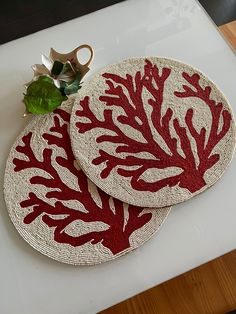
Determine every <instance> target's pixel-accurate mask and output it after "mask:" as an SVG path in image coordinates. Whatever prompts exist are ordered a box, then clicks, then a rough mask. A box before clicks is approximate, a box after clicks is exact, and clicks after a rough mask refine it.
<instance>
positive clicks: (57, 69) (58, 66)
mask: <svg viewBox="0 0 236 314" xmlns="http://www.w3.org/2000/svg"><path fill="white" fill-rule="evenodd" d="M63 67H64V64H63V63H62V62H60V61H57V60H56V61H54V63H53V66H52V70H51V75H52V76H58V75H59V74H60V73H61V71H62V69H63Z"/></svg>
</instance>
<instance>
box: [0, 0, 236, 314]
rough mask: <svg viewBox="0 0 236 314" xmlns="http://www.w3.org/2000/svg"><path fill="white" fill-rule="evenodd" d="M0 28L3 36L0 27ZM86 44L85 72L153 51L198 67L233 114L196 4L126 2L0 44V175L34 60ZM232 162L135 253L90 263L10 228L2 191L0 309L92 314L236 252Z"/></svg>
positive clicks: (227, 58)
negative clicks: (68, 261)
mask: <svg viewBox="0 0 236 314" xmlns="http://www.w3.org/2000/svg"><path fill="white" fill-rule="evenodd" d="M1 31H6V32H7V29H5V30H1ZM82 43H89V44H91V45H92V46H93V47H94V49H95V60H94V63H93V65H92V69H91V73H90V75H91V74H92V73H93V72H94V71H96V70H97V69H99V68H100V67H103V66H104V65H106V64H109V63H111V62H116V61H119V60H121V59H123V58H126V57H130V56H144V55H145V56H149V55H160V56H166V57H171V58H175V59H179V60H182V61H184V62H186V63H189V64H192V65H193V66H195V67H197V68H199V69H201V70H202V71H203V72H205V73H206V74H207V75H208V76H209V77H210V78H212V80H213V81H215V82H216V83H217V84H218V86H219V87H220V88H221V90H222V91H223V92H224V93H225V95H226V96H227V98H228V99H229V101H230V102H231V105H232V107H233V109H234V111H235V109H236V104H235V100H236V60H235V55H234V54H233V52H232V51H231V50H230V48H229V47H228V46H227V44H226V43H225V41H224V40H223V38H222V37H221V36H220V34H219V33H218V31H217V29H216V28H215V27H214V25H213V23H212V22H211V21H210V20H209V18H208V17H207V15H206V14H205V12H204V11H203V10H202V9H201V8H200V6H199V5H198V3H197V2H195V1H194V0H186V1H182V0H175V1H171V0H170V1H167V0H130V1H129V0H128V1H126V2H124V3H120V4H117V5H114V6H111V7H108V8H106V9H103V10H100V11H97V12H95V13H92V14H89V15H86V16H83V17H80V18H77V19H75V20H72V21H69V22H66V23H63V24H60V25H58V26H55V27H51V28H49V29H46V30H43V31H40V32H38V33H35V34H33V35H30V36H27V37H24V38H21V39H18V40H15V41H12V42H10V43H7V44H5V45H2V46H0V73H1V86H0V143H1V146H0V147H1V151H0V152H1V153H0V171H1V185H2V183H3V174H4V166H5V161H6V158H7V155H8V152H9V149H10V147H11V144H12V143H13V141H14V139H15V137H16V136H17V135H18V133H19V131H20V130H21V129H22V128H23V127H24V125H25V124H26V123H27V120H25V119H22V118H21V115H22V113H23V106H22V104H21V98H22V92H23V87H22V85H23V84H24V83H25V82H27V81H29V80H30V78H31V76H32V72H31V69H30V66H31V65H32V64H34V63H40V54H41V53H45V54H47V53H48V52H49V48H50V47H54V48H55V49H56V50H58V51H61V52H67V51H70V50H72V49H73V48H74V47H76V46H77V45H79V44H82ZM235 187H236V158H234V160H233V162H232V163H231V165H230V167H229V169H228V170H227V171H226V173H225V174H224V176H223V178H222V180H220V182H218V183H217V184H216V185H215V186H214V187H212V188H211V189H210V190H208V191H207V192H205V193H203V194H201V195H200V196H197V197H196V198H194V199H191V200H190V201H188V202H185V203H184V204H180V205H178V206H175V207H174V208H173V210H172V212H171V214H170V215H169V218H168V219H167V221H166V223H165V225H164V226H163V227H162V229H161V231H160V232H159V233H158V234H157V235H156V236H154V237H153V238H152V239H151V240H150V241H149V242H148V243H146V244H145V245H143V246H142V247H140V248H139V249H138V250H136V251H135V252H133V253H130V254H128V255H126V256H124V257H121V258H118V259H117V260H115V261H113V262H108V263H104V264H102V265H98V266H93V267H91V266H90V267H73V266H69V265H64V264H60V263H58V262H55V261H53V260H50V259H49V258H47V257H45V256H43V255H41V254H40V253H38V252H36V251H35V250H33V249H32V248H31V247H30V246H29V245H28V244H27V243H25V242H24V240H23V239H21V237H20V236H19V235H18V233H17V231H16V230H15V229H14V227H13V225H12V224H11V222H10V220H9V218H8V215H7V211H6V208H5V204H4V200H3V195H2V192H1V200H0V201H1V204H0V248H1V255H0V313H3V314H15V313H17V314H18V313H22V314H42V313H44V314H82V313H86V314H87V313H95V312H97V311H99V310H102V309H104V308H106V307H108V306H111V305H113V304H115V303H117V302H120V301H122V300H124V299H127V298H128V297H130V296H132V295H134V294H137V293H139V292H141V291H143V290H146V289H148V288H150V287H152V286H154V285H157V284H159V283H161V282H163V281H166V280H167V279H169V278H172V277H174V276H177V275H179V274H181V273H183V272H186V271H187V270H189V269H191V268H194V267H196V266H198V265H200V264H202V263H205V262H207V261H209V260H211V259H213V258H215V257H218V256H219V255H222V254H224V253H226V252H228V251H230V250H233V249H235V248H236V206H235Z"/></svg>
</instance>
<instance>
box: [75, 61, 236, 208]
mask: <svg viewBox="0 0 236 314" xmlns="http://www.w3.org/2000/svg"><path fill="white" fill-rule="evenodd" d="M71 141H72V148H73V151H74V154H75V156H76V159H77V160H78V162H79V163H80V165H81V167H82V169H83V170H84V172H85V173H86V175H87V176H88V177H89V178H90V179H91V180H92V181H93V182H94V183H95V184H96V185H97V186H99V187H100V188H101V189H102V190H103V191H105V192H106V193H108V194H110V195H112V196H113V197H116V198H118V199H120V200H122V201H124V202H127V203H129V204H133V205H138V206H143V207H163V206H169V205H173V204H176V203H179V202H182V201H185V200H187V199H189V198H191V197H193V196H194V195H196V194H198V193H200V192H202V191H204V190H205V189H206V188H208V187H210V186H211V185H213V184H214V183H215V182H216V181H217V180H218V179H219V178H220V176H221V175H222V174H223V172H224V171H225V169H226V167H227V166H228V164H229V162H230V161H231V158H232V155H233V151H234V146H235V124H234V121H233V117H232V112H231V109H230V107H229V104H228V102H227V100H226V99H225V97H224V96H223V94H222V93H221V92H220V90H219V89H218V88H217V87H216V86H215V84H214V83H212V82H211V81H210V80H209V79H208V78H207V77H206V76H204V75H203V74H202V73H201V72H199V71H198V70H196V69H194V68H192V67H191V66H189V65H186V64H184V63H181V62H178V61H174V60H170V59H166V58H157V57H150V58H132V59H128V60H125V61H123V62H121V63H117V64H114V65H110V66H108V67H106V68H105V69H103V70H102V71H101V72H100V73H99V74H97V75H96V76H94V77H93V78H92V79H91V80H90V81H88V82H86V83H85V84H84V85H83V88H82V89H81V92H80V93H79V94H78V99H77V102H76V103H75V105H74V108H73V112H72V115H71Z"/></svg>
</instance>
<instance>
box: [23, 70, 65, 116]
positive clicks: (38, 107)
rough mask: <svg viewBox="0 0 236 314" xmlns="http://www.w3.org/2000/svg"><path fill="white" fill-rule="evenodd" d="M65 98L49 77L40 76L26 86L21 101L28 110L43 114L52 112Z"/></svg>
mask: <svg viewBox="0 0 236 314" xmlns="http://www.w3.org/2000/svg"><path fill="white" fill-rule="evenodd" d="M66 99H67V97H66V96H64V95H62V93H61V91H60V90H59V89H58V88H57V87H56V86H55V85H54V83H53V80H52V79H51V78H50V77H48V76H40V77H39V78H38V80H37V81H34V82H32V83H31V84H30V85H29V86H28V87H27V92H26V95H25V96H24V99H23V102H24V103H25V106H26V109H27V111H28V112H31V113H33V114H45V113H49V112H52V111H53V110H54V109H56V108H57V107H58V106H60V104H61V103H62V101H64V100H66Z"/></svg>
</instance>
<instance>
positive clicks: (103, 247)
mask: <svg viewBox="0 0 236 314" xmlns="http://www.w3.org/2000/svg"><path fill="white" fill-rule="evenodd" d="M70 111H71V103H70V102H68V103H65V104H63V106H62V107H61V108H60V109H58V110H56V111H55V112H54V113H52V114H49V115H46V116H41V117H34V118H33V119H32V121H31V122H30V123H29V125H28V126H27V127H26V129H25V130H24V131H23V133H22V134H21V135H20V136H19V137H18V138H17V140H16V142H15V144H14V145H13V147H12V149H11V152H10V155H9V158H8V161H7V165H6V172H5V182H4V193H5V199H6V204H7V208H8V211H9V215H10V217H11V220H12V222H13V223H14V225H15V227H16V229H17V230H18V232H19V233H20V234H21V235H22V237H23V238H24V239H25V240H26V241H27V242H28V243H29V244H30V245H31V246H33V247H34V248H35V249H36V250H38V251H40V252H41V253H43V254H45V255H47V256H49V257H51V258H54V259H56V260H58V261H61V262H65V263H69V264H74V265H87V264H97V263H101V262H105V261H108V260H111V259H114V258H116V257H118V256H121V255H123V254H125V253H127V252H129V251H131V250H133V249H135V248H137V247H138V246H140V245H141V244H143V243H144V242H145V241H147V240H148V239H149V238H150V237H151V236H152V235H153V234H154V233H155V232H156V231H157V230H158V229H159V227H160V226H161V224H162V223H163V222H164V220H165V218H166V217H167V215H168V213H169V211H170V208H163V209H160V210H149V209H142V208H137V207H135V206H132V205H127V204H124V203H122V202H120V201H119V200H117V199H113V198H111V197H110V196H109V195H107V194H106V193H104V192H103V191H101V190H100V189H97V188H96V186H95V185H94V184H93V183H92V182H90V181H89V180H88V179H87V177H86V176H85V174H84V173H83V171H82V170H81V169H80V168H79V167H78V165H77V163H76V162H75V158H74V155H73V153H72V150H71V145H70V138H69V134H68V128H69V119H70Z"/></svg>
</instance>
